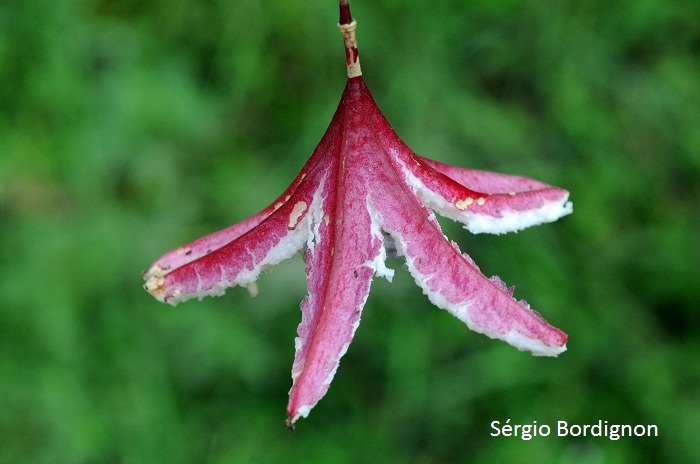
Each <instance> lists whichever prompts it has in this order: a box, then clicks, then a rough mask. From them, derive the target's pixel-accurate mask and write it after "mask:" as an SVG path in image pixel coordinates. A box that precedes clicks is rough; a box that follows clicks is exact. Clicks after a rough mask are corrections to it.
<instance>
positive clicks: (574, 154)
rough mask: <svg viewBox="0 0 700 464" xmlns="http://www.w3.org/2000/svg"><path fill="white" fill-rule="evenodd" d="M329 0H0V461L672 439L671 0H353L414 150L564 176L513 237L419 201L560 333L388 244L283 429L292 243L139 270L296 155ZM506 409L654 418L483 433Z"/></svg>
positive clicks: (252, 192)
mask: <svg viewBox="0 0 700 464" xmlns="http://www.w3.org/2000/svg"><path fill="white" fill-rule="evenodd" d="M463 3H464V4H463ZM336 9H337V6H336V4H335V3H334V2H332V1H327V2H323V4H322V2H258V1H252V0H236V1H222V0H218V1H217V0H212V1H209V2H191V1H185V0H169V1H165V0H150V1H126V0H123V1H119V2H116V1H108V0H83V1H72V2H71V1H48V0H44V1H40V0H36V1H22V0H6V1H3V2H2V3H0V462H2V463H5V462H6V463H20V462H27V463H153V464H157V463H179V462H182V463H190V462H206V463H241V462H256V463H257V462H270V463H278V462H323V463H345V462H352V463H356V462H380V463H381V462H387V463H388V462H391V463H394V462H419V463H436V462H441V463H452V462H455V463H456V462H464V461H465V460H473V461H477V462H478V461H484V462H528V461H534V460H535V459H536V460H537V461H538V462H544V463H549V462H577V463H579V462H583V463H588V462H590V463H594V462H596V463H597V462H667V463H681V462H700V445H699V444H698V440H697V438H696V434H697V428H698V425H700V389H699V388H698V385H699V383H698V381H699V379H700V336H699V334H698V330H699V328H700V312H698V308H700V286H699V285H698V280H699V274H698V271H697V266H698V263H700V251H699V250H700V243H699V240H698V238H697V231H698V230H700V215H699V214H698V204H699V202H700V182H699V180H700V130H699V128H700V58H699V57H700V48H699V46H700V45H699V44H700V11H698V5H697V2H695V1H694V0H687V1H676V2H665V1H662V0H641V1H640V0H635V1H631V0H630V1H620V2H606V1H602V0H590V1H585V2H569V1H563V2H562V1H552V0H543V1H532V2H515V1H507V0H502V1H484V0H482V1H476V2H469V3H468V4H467V2H456V1H427V0H420V1H414V2H405V1H397V0H382V1H366V0H356V1H355V2H354V3H353V12H354V15H355V17H356V18H357V19H358V22H359V24H360V28H359V29H358V39H359V44H360V50H361V54H362V64H363V70H364V72H365V75H366V80H367V82H368V84H369V86H370V88H371V89H372V90H373V91H374V94H375V97H376V99H377V101H378V103H379V105H380V106H381V107H382V108H383V109H384V110H385V113H386V115H387V117H388V118H389V120H390V121H392V123H393V124H394V127H395V129H396V130H397V132H398V133H399V134H400V135H402V136H403V137H404V139H405V140H406V141H407V143H409V145H411V146H412V147H413V148H414V149H415V150H416V151H417V152H419V153H421V154H423V155H425V156H428V157H432V158H435V159H439V160H442V161H445V162H450V163H453V164H459V165H464V166H472V167H478V168H483V169H490V170H497V171H502V172H511V173H518V174H523V175H528V176H531V177H534V178H537V179H540V180H543V181H545V182H549V183H552V184H555V185H559V186H562V187H565V188H567V189H569V190H570V191H571V192H572V199H573V201H574V209H575V213H574V215H573V216H570V217H567V218H564V219H563V220H561V221H559V222H558V223H555V224H552V225H548V226H543V227H538V228H533V229H531V230H528V231H525V232H522V233H519V234H516V235H510V236H501V237H487V236H469V235H468V234H466V232H464V231H463V230H461V229H459V228H458V227H456V226H455V225H453V224H449V223H447V222H448V221H447V222H445V229H446V232H447V233H448V235H450V236H451V237H452V238H453V239H455V240H457V241H458V242H459V243H460V244H461V246H462V248H463V249H464V250H465V251H467V252H468V253H470V254H471V255H472V257H473V258H474V259H475V260H476V261H477V262H478V263H479V264H480V265H481V267H482V270H483V271H484V272H485V273H487V274H494V273H498V274H499V275H500V276H501V277H503V279H504V280H505V281H506V282H507V283H508V284H511V285H516V287H517V288H516V296H517V297H520V298H527V299H528V301H529V302H530V303H531V304H532V306H533V307H535V308H537V309H538V310H540V311H541V312H542V313H543V315H545V317H546V318H547V319H548V320H549V321H551V322H552V323H553V324H555V325H557V326H559V327H561V328H562V329H564V330H565V331H567V332H568V334H569V336H570V342H569V351H567V352H566V353H564V354H563V355H562V356H560V357H559V358H557V359H539V358H533V357H531V356H529V355H527V354H524V353H520V352H517V351H515V350H513V349H512V348H510V347H508V346H506V345H505V344H503V343H499V342H494V341H492V340H489V339H487V338H485V337H483V336H479V335H476V334H474V333H471V332H469V331H468V330H467V329H466V327H464V326H463V325H461V324H460V323H459V322H458V321H457V320H456V319H454V318H452V317H450V316H449V315H448V314H447V313H445V312H443V311H439V310H437V309H435V308H434V307H432V306H431V305H430V304H429V303H428V301H427V299H426V298H424V297H423V295H421V294H420V290H419V289H418V288H417V287H416V286H415V285H414V284H413V282H412V281H411V278H410V276H409V275H408V273H407V272H406V271H405V269H404V268H403V266H402V264H401V262H399V261H394V262H391V263H389V264H390V265H391V266H392V267H395V268H397V275H396V278H395V282H394V283H393V284H388V283H386V282H384V281H383V280H378V281H375V282H374V286H373V287H374V288H373V292H372V294H371V296H370V299H369V301H368V304H367V306H366V310H365V316H364V320H363V324H362V326H361V327H360V329H359V330H358V333H357V335H356V339H355V342H354V343H353V345H352V347H351V349H350V350H349V352H348V354H347V356H346V357H345V358H344V359H343V362H342V363H341V364H342V366H341V368H340V369H339V370H338V374H337V376H336V378H335V381H334V383H333V386H332V388H331V389H330V391H329V393H328V395H327V396H326V397H325V398H324V400H323V401H321V403H319V405H318V406H317V407H316V408H315V409H314V410H313V412H312V414H311V415H310V417H309V418H308V419H306V420H303V421H300V422H299V424H298V427H297V432H296V433H294V434H292V433H289V432H287V430H285V429H284V427H283V424H284V412H285V405H286V401H287V397H286V394H287V391H288V389H289V387H290V385H291V379H290V376H289V369H290V366H291V361H292V357H293V346H294V345H293V339H294V336H295V330H296V325H297V324H298V321H299V320H300V314H299V310H298V309H297V308H298V302H299V301H300V300H301V298H302V297H303V295H304V294H305V283H304V275H303V263H302V262H301V259H300V258H295V259H294V260H292V261H290V262H288V263H285V264H283V265H281V266H279V267H278V268H276V269H274V271H273V272H271V273H269V274H267V275H266V276H264V277H263V278H262V279H261V281H260V282H259V286H260V295H259V296H258V297H256V298H255V299H252V298H250V297H249V296H248V294H247V292H246V291H245V289H240V288H237V289H231V290H229V292H228V293H227V295H226V296H224V297H222V298H218V299H208V300H205V301H202V302H189V303H186V304H183V305H181V306H178V307H177V308H175V309H173V308H170V307H167V306H164V305H162V304H159V303H157V302H156V301H155V300H154V299H153V298H151V297H150V296H149V295H148V294H147V293H145V292H144V291H143V290H142V289H141V288H140V286H141V284H142V282H141V278H140V272H141V271H143V270H145V268H146V267H147V266H148V265H149V264H150V262H151V261H152V260H153V259H155V258H156V257H157V256H158V255H160V254H161V253H163V252H165V251H167V250H169V249H171V248H173V247H175V246H177V245H179V244H181V243H184V242H186V241H188V240H190V239H192V238H195V237H198V236H200V235H202V234H205V233H207V232H210V231H214V230H216V229H219V228H221V227H223V226H226V225H228V224H229V223H232V222H235V221H238V220H240V219H242V218H244V217H245V216H247V215H249V214H251V213H253V212H255V211H257V210H259V209H261V208H262V207H264V206H265V205H267V204H268V202H270V201H272V199H273V198H274V197H275V196H276V195H277V194H278V193H279V192H281V190H282V189H283V187H285V186H286V185H287V183H288V182H289V181H290V180H291V179H292V175H293V173H294V172H296V171H297V170H298V169H299V168H300V167H301V165H302V163H303V162H304V160H305V159H306V157H307V156H308V155H309V154H310V152H311V150H312V149H313V148H314V146H315V144H316V142H317V141H318V140H319V139H320V136H321V134H322V133H323V130H324V129H325V127H326V125H327V124H328V122H329V121H330V118H331V115H332V113H333V111H334V108H335V105H336V104H337V99H338V98H339V96H340V93H341V91H342V88H343V85H344V80H345V66H344V59H343V53H342V43H341V39H340V35H339V33H338V32H337V30H335V22H336V20H337V18H336V14H337V11H336ZM508 418H510V419H511V421H512V423H532V422H533V421H537V422H538V423H539V424H543V423H547V424H550V425H552V426H553V427H554V425H555V424H556V421H557V420H566V421H568V422H569V423H578V424H584V423H594V422H596V421H597V420H599V419H602V420H608V421H609V422H611V423H629V424H637V423H640V424H648V423H650V424H657V425H658V427H659V430H660V437H658V438H631V439H630V438H628V439H623V440H620V441H610V440H606V439H604V438H586V439H582V438H579V439H576V438H556V437H553V436H550V437H548V438H537V439H533V440H530V441H523V440H520V439H515V438H493V437H490V436H489V433H490V432H491V431H492V429H490V422H491V421H493V420H500V421H505V420H506V419H508ZM528 456H530V457H528Z"/></svg>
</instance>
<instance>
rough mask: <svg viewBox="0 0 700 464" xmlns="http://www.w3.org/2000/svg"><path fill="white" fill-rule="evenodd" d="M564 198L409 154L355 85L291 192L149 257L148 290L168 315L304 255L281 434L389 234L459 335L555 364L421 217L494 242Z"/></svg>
mask: <svg viewBox="0 0 700 464" xmlns="http://www.w3.org/2000/svg"><path fill="white" fill-rule="evenodd" d="M567 199H568V192H567V191H565V190H562V189H559V188H556V187H551V186H549V185H546V184H543V183H541V182H537V181H534V180H531V179H527V178H524V177H516V176H509V175H504V174H497V173H492V172H485V171H477V170H471V169H464V168H459V167H455V166H450V165H446V164H443V163H439V162H437V161H432V160H429V159H426V158H423V157H421V156H418V155H416V154H415V153H413V152H412V151H411V150H410V149H409V148H408V147H407V146H406V145H405V144H404V143H403V142H402V141H401V140H400V139H399V137H398V136H397V135H396V133H395V132H394V131H393V130H392V128H391V126H390V125H389V123H388V122H387V121H386V119H385V118H384V116H383V115H382V113H381V112H380V111H379V109H378V108H377V106H376V104H375V103H374V100H373V98H372V96H371V94H370V92H369V90H368V89H367V86H366V85H365V83H364V81H363V79H362V77H355V78H352V79H349V80H348V83H347V86H346V88H345V91H344V93H343V96H342V99H341V102H340V105H339V106H338V109H337V111H336V113H335V115H334V117H333V120H332V121H331V124H330V126H329V128H328V130H327V131H326V133H325V135H324V137H323V139H322V140H321V142H320V144H319V146H318V147H317V148H316V150H315V151H314V152H313V154H312V156H311V158H310V159H309V161H308V162H307V163H306V165H305V166H304V167H303V168H302V171H301V173H300V174H299V175H298V176H297V177H296V179H295V180H294V182H293V183H292V185H290V187H289V188H288V189H287V190H286V191H285V192H284V193H283V194H282V195H281V196H280V197H279V198H278V199H277V200H276V201H275V202H273V203H272V204H271V205H270V206H268V207H267V208H265V209H264V210H263V211H261V212H260V213H258V214H256V215H254V216H252V217H250V218H248V219H246V220H244V221H242V222H240V223H238V224H234V225H233V226H231V227H229V228H227V229H224V230H222V231H220V232H216V233H214V234H211V235H208V236H206V237H204V238H201V239H199V240H196V241H194V242H192V243H190V244H188V245H185V246H183V247H181V248H178V249H177V250H174V251H172V252H170V253H167V254H165V255H164V256H163V257H161V258H159V259H158V260H157V261H156V262H155V263H154V264H153V265H152V266H151V268H150V269H149V271H148V272H147V273H146V274H145V278H146V280H147V282H146V288H147V289H148V290H149V291H150V292H151V293H152V294H153V295H154V296H155V297H156V298H158V299H159V300H161V301H165V302H168V303H171V304H176V303H177V302H179V301H183V300H186V299H189V298H192V297H199V298H201V297H203V296H206V295H218V294H221V293H223V291H224V290H225V288H227V287H230V286H234V285H248V284H251V283H252V282H254V281H255V279H256V278H257V277H258V275H259V274H260V272H261V270H262V269H264V268H265V267H268V266H272V265H274V264H276V263H278V262H280V261H281V260H283V259H286V258H289V257H291V256H292V255H293V254H294V253H295V252H297V251H299V250H301V249H303V248H304V247H306V273H307V276H308V291H309V293H308V296H307V297H306V298H304V300H303V301H302V303H301V310H302V320H301V324H300V325H299V328H298V333H299V337H298V338H297V339H296V343H295V346H296V355H295V358H294V364H293V368H292V378H293V385H292V388H291V390H290V394H289V396H290V399H289V404H288V407H287V414H288V425H289V426H292V425H293V423H294V422H295V421H296V420H297V419H298V418H299V417H305V416H306V415H307V414H308V413H309V411H310V410H311V408H313V406H314V405H315V404H316V403H317V402H318V401H319V400H320V399H321V397H323V395H325V393H326V391H327V390H328V387H329V385H330V382H331V380H332V379H333V376H334V374H335V371H336V369H337V366H338V363H339V361H340V358H341V357H342V356H343V354H345V352H346V350H347V348H348V346H349V344H350V342H351V341H352V338H353V335H354V332H355V330H356V329H357V326H358V325H359V322H360V315H361V312H362V308H363V306H364V304H365V301H366V299H367V295H368V294H369V289H370V283H371V281H372V277H373V276H374V275H379V276H383V277H386V278H388V279H389V280H391V277H392V275H393V271H392V270H391V269H387V268H386V267H385V263H384V261H385V258H386V251H385V249H384V247H383V236H382V232H386V233H388V234H390V235H391V237H392V238H393V239H394V242H395V244H396V247H397V250H398V253H399V254H400V255H402V256H404V257H405V259H406V262H407V264H408V268H409V271H410V273H411V275H412V276H413V277H414V279H415V280H416V283H417V284H418V285H419V286H420V287H421V288H422V289H423V291H424V293H425V294H426V295H427V296H428V298H429V299H430V301H431V302H433V303H434V304H435V305H436V306H439V307H441V308H443V309H446V310H447V311H449V312H450V313H452V314H453V315H455V316H456V317H457V318H459V319H460V320H462V321H463V322H465V323H466V324H467V325H468V326H469V328H471V329H472V330H475V331H477V332H480V333H484V334H486V335H488V336H489V337H492V338H497V339H501V340H504V341H506V342H508V343H510V344H511V345H513V346H515V347H517V348H519V349H521V350H529V351H531V352H532V353H533V354H535V355H545V356H556V355H557V354H559V353H561V352H562V351H564V350H565V349H566V341H567V336H566V334H565V333H563V332H562V331H560V330H559V329H557V328H555V327H552V326H551V325H549V324H548V323H547V322H546V321H544V319H542V317H541V316H540V315H539V314H538V313H537V312H535V311H533V310H531V309H530V308H529V305H528V304H527V303H525V302H524V301H519V302H518V301H516V300H515V299H514V298H513V297H512V293H513V289H512V288H511V289H508V288H506V286H505V284H504V283H503V282H502V281H501V280H500V279H499V278H498V277H495V276H494V277H492V278H487V277H485V276H484V275H482V274H481V272H480V271H479V268H478V267H477V266H476V265H475V264H474V262H473V261H472V260H471V258H469V256H467V255H466V254H462V253H461V252H460V250H459V248H458V246H457V245H456V244H455V243H453V242H450V241H449V240H448V239H447V238H446V237H445V236H444V234H443V233H442V230H441V229H440V225H439V224H438V222H437V220H436V219H435V215H434V214H433V212H432V211H431V209H429V208H432V209H435V210H436V211H438V212H439V213H441V214H443V215H445V216H448V217H450V218H452V219H455V220H458V221H460V222H462V223H464V224H465V227H466V228H468V229H469V230H472V231H474V232H492V233H502V232H507V231H511V230H519V229H522V228H524V227H528V226H531V225H534V224H539V223H543V222H550V221H553V220H556V219H557V218H559V217H561V216H563V215H565V214H568V213H570V212H571V204H570V203H569V202H568V201H567Z"/></svg>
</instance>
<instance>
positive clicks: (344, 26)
mask: <svg viewBox="0 0 700 464" xmlns="http://www.w3.org/2000/svg"><path fill="white" fill-rule="evenodd" d="M339 1H340V4H339V5H340V21H338V28H339V29H340V32H341V33H342V34H343V39H344V41H345V62H346V64H347V66H348V78H350V79H352V78H353V77H359V76H361V75H362V69H360V55H359V52H358V51H357V39H356V38H355V29H356V28H357V21H355V20H354V19H352V14H351V13H350V0H339Z"/></svg>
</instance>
